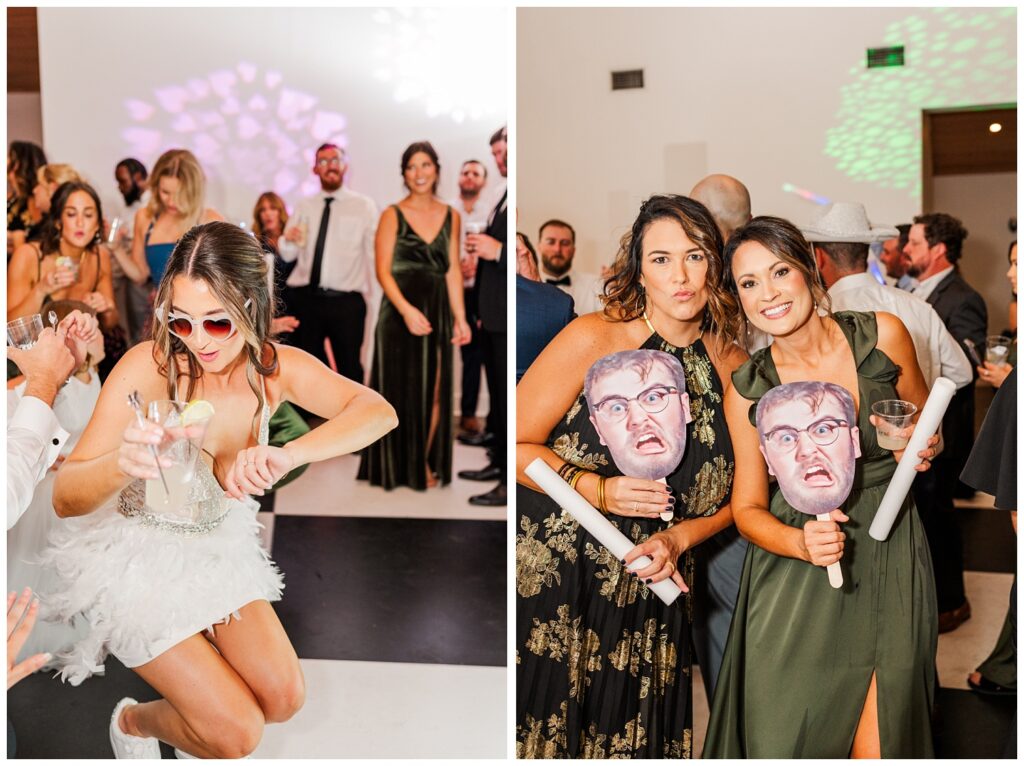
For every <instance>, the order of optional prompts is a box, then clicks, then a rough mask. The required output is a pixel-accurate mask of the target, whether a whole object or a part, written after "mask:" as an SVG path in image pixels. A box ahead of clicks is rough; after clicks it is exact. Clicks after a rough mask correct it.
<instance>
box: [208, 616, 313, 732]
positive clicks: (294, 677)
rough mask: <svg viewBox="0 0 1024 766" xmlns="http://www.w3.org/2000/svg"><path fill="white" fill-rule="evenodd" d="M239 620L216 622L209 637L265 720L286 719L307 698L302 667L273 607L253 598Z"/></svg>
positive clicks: (280, 720) (277, 720)
mask: <svg viewBox="0 0 1024 766" xmlns="http://www.w3.org/2000/svg"><path fill="white" fill-rule="evenodd" d="M238 613H239V615H241V619H240V620H235V619H232V620H231V621H230V622H229V623H228V624H227V625H217V626H216V628H215V633H214V635H213V636H212V637H211V638H210V641H211V642H212V643H213V645H214V646H216V647H217V649H218V651H219V652H220V654H221V656H222V657H223V658H224V659H225V660H226V661H227V663H228V664H229V665H230V666H231V668H232V670H234V671H235V672H236V673H237V674H238V675H239V676H240V677H241V679H242V680H243V681H244V682H245V684H246V686H247V687H248V688H249V689H250V690H251V691H252V694H253V695H254V696H255V697H256V701H257V702H258V703H259V706H260V709H261V711H262V712H263V718H264V719H265V720H266V722H267V723H281V722H283V721H287V720H288V719H289V718H291V717H292V716H293V715H295V713H296V712H298V710H299V709H300V708H301V707H302V703H303V702H304V701H305V699H306V682H305V679H304V678H303V676H302V667H301V666H300V665H299V658H298V656H297V655H296V654H295V649H294V648H293V647H292V644H291V641H289V640H288V635H287V634H286V633H285V632H284V627H283V626H282V625H281V621H280V620H279V619H278V618H277V614H276V613H275V612H274V608H273V607H272V606H271V605H270V604H269V603H268V602H266V601H262V600H261V601H253V602H251V603H249V604H246V605H245V606H243V607H242V608H241V609H239V610H238Z"/></svg>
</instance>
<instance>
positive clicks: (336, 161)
mask: <svg viewBox="0 0 1024 766" xmlns="http://www.w3.org/2000/svg"><path fill="white" fill-rule="evenodd" d="M316 165H317V167H319V168H326V167H327V166H331V167H341V157H330V158H328V157H321V158H320V159H318V160H317V161H316Z"/></svg>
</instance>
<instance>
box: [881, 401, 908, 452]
mask: <svg viewBox="0 0 1024 766" xmlns="http://www.w3.org/2000/svg"><path fill="white" fill-rule="evenodd" d="M871 413H872V414H873V415H874V416H875V417H874V423H875V431H876V434H877V437H878V446H879V447H881V448H882V449H887V450H890V451H893V450H901V449H906V447H907V444H908V443H909V442H910V434H911V433H912V432H913V430H914V424H913V422H912V419H913V417H914V415H916V414H917V406H916V405H914V404H912V403H910V402H905V401H903V400H902V399H885V400H883V401H881V402H875V403H874V404H872V405H871Z"/></svg>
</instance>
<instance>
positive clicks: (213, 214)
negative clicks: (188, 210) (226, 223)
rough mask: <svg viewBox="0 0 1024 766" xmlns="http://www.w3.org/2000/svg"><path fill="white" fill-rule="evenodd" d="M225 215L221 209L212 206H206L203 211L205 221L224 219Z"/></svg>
mask: <svg viewBox="0 0 1024 766" xmlns="http://www.w3.org/2000/svg"><path fill="white" fill-rule="evenodd" d="M223 220H224V216H223V215H221V214H220V211H219V210H215V209H214V208H212V207H208V208H206V210H204V211H203V223H210V222H211V221H223Z"/></svg>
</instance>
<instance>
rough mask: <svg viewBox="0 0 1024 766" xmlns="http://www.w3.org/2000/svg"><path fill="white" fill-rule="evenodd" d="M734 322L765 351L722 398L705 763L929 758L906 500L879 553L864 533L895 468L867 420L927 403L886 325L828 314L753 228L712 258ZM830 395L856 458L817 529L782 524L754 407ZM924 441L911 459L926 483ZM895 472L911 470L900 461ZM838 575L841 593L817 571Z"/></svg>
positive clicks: (921, 624) (770, 240) (923, 622)
mask: <svg viewBox="0 0 1024 766" xmlns="http://www.w3.org/2000/svg"><path fill="white" fill-rule="evenodd" d="M725 257H726V264H727V272H726V279H727V281H728V282H729V283H730V286H731V287H732V289H734V290H735V291H736V293H737V294H738V297H739V301H740V304H741V305H742V307H743V311H744V314H745V315H746V317H747V320H748V321H749V322H751V323H752V324H754V325H755V326H756V327H757V328H758V329H759V330H762V331H764V332H767V333H768V334H770V335H772V336H773V337H774V340H773V343H772V345H771V346H769V347H768V348H765V349H762V350H760V351H758V352H757V353H755V354H754V355H753V356H752V357H751V359H750V361H748V362H747V363H746V364H744V365H743V366H742V367H741V368H740V369H739V370H737V371H736V373H734V374H733V386H732V387H731V388H730V389H729V391H728V392H727V394H726V398H725V412H726V419H727V421H728V424H729V433H730V435H731V438H732V443H733V449H734V451H735V456H736V476H735V480H734V484H733V495H732V508H733V515H734V517H735V521H736V526H737V527H738V528H739V530H740V532H741V533H742V534H743V536H744V537H746V538H747V539H749V540H750V541H751V542H752V543H753V544H752V545H750V547H749V548H748V551H747V558H746V561H745V562H744V566H743V574H742V579H741V582H740V593H739V597H738V599H737V603H736V611H735V613H734V616H733V622H732V627H731V629H730V633H729V639H728V643H727V645H726V650H725V657H724V659H723V662H722V669H721V675H720V676H719V681H718V687H717V690H716V692H715V699H714V701H713V703H712V710H711V720H710V723H709V725H708V735H707V739H706V742H705V746H704V757H710V758H846V757H851V756H852V757H875V758H877V757H885V758H927V757H932V755H933V752H932V734H931V720H930V716H931V704H932V698H933V695H934V680H935V650H936V645H937V635H936V630H937V614H936V602H935V585H934V580H933V579H932V565H931V558H930V556H929V553H928V541H927V539H926V537H925V534H924V528H923V527H922V525H921V521H920V519H919V518H918V515H917V511H916V509H915V508H914V504H913V499H912V497H911V496H909V495H908V497H907V498H906V500H905V501H904V503H903V507H902V509H901V510H900V512H899V515H898V517H897V519H896V522H895V523H894V525H893V528H892V531H891V532H890V534H889V536H888V538H887V539H886V540H885V541H884V542H878V541H876V540H874V539H872V538H871V537H869V536H868V528H869V527H870V525H871V521H872V519H873V517H874V515H875V511H876V510H877V508H878V505H879V502H880V501H881V499H882V496H883V495H884V494H885V490H886V487H887V485H888V482H889V479H890V478H891V477H892V474H893V472H894V471H895V469H896V461H897V460H900V459H904V456H903V454H902V453H901V452H899V451H897V452H888V451H886V450H883V449H882V448H880V447H879V446H878V443H877V441H876V438H875V429H874V427H873V425H872V423H871V420H870V417H871V416H870V412H871V405H872V404H873V403H874V402H876V401H879V400H882V399H897V398H898V399H904V400H908V401H911V402H914V403H915V404H917V406H918V408H921V407H923V405H924V402H925V399H926V398H927V395H928V390H927V387H926V385H925V382H924V378H923V377H922V375H921V371H920V369H919V367H918V364H917V358H916V356H915V353H914V345H913V341H912V340H911V338H910V335H909V334H908V332H907V330H906V328H905V327H904V326H903V324H902V323H901V322H900V321H899V320H898V319H897V318H896V317H895V316H893V315H892V314H886V313H882V312H878V313H855V312H839V313H837V314H834V315H833V314H831V313H829V312H828V296H827V294H826V293H825V292H824V290H823V289H822V288H821V287H820V286H819V281H818V275H817V273H816V271H815V266H814V260H813V256H812V255H811V250H810V247H809V245H808V244H807V242H806V241H805V240H804V238H803V236H802V235H801V234H800V232H799V230H798V229H796V227H794V226H793V225H792V224H791V223H789V222H788V221H783V220H781V219H779V218H769V217H760V218H755V219H754V220H753V221H751V222H750V223H749V224H747V225H746V226H744V227H743V228H741V229H739V230H738V231H736V232H735V233H734V234H733V236H732V237H731V238H730V240H729V244H728V246H727V247H726V256H725ZM808 380H813V381H822V382H828V383H835V384H837V385H840V386H842V387H843V388H845V389H847V390H848V391H850V392H851V394H852V395H853V398H854V402H855V404H856V405H857V411H858V413H859V415H858V423H857V426H859V430H860V448H861V453H862V457H861V458H860V459H858V460H857V465H856V473H855V478H854V483H853V489H852V491H851V493H850V496H849V498H848V499H847V500H846V502H845V503H843V505H842V508H841V509H836V510H834V511H832V513H831V520H829V521H817V520H814V519H810V520H808V519H809V517H807V516H805V515H804V514H802V513H800V512H798V511H796V510H794V509H793V508H792V507H791V506H790V505H789V504H788V503H787V502H786V500H785V498H784V497H783V496H782V493H781V492H779V491H778V490H777V488H774V489H772V488H770V487H769V476H768V471H767V467H766V465H765V461H764V458H763V456H762V453H761V452H760V449H759V447H760V444H759V437H758V432H757V429H756V427H755V407H756V405H757V403H758V401H759V400H760V398H761V396H763V395H764V394H765V393H766V392H768V391H769V390H770V389H772V388H774V387H775V386H778V385H781V384H783V383H793V382H797V381H808ZM937 441H938V437H937V436H933V437H932V438H931V440H930V441H929V446H928V448H927V449H925V450H923V451H922V452H921V453H920V455H919V457H920V458H922V462H920V463H919V464H917V466H916V467H917V470H919V471H921V470H927V469H928V468H929V467H930V462H929V461H930V458H932V457H934V455H935V450H934V449H933V446H934V445H935V444H936V443H937ZM905 459H910V458H909V457H907V458H905ZM836 561H838V562H840V565H841V567H842V570H843V578H844V584H843V586H842V588H840V589H833V588H832V587H831V586H830V585H829V581H828V576H827V574H826V572H825V571H824V567H826V566H827V565H829V564H831V563H834V562H836Z"/></svg>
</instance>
